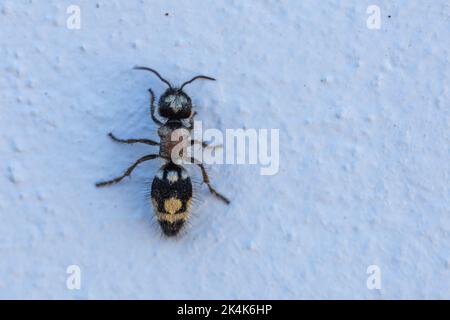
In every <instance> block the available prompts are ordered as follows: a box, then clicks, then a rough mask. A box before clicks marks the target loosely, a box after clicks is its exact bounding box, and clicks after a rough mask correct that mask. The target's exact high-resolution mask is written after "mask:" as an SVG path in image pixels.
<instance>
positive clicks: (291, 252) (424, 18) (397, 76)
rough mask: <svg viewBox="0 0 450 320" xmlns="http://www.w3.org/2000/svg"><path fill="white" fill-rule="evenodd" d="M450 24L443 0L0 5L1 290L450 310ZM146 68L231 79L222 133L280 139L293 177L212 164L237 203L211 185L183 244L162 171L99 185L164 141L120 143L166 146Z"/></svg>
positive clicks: (200, 93)
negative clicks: (370, 284)
mask: <svg viewBox="0 0 450 320" xmlns="http://www.w3.org/2000/svg"><path fill="white" fill-rule="evenodd" d="M71 4H76V5H79V6H80V8H81V19H82V20H81V22H82V24H81V29H80V30H69V29H67V28H66V19H67V17H68V15H67V13H66V9H67V7H68V6H69V5H71ZM370 4H377V5H379V6H380V8H381V18H382V20H381V29H380V30H369V29H368V28H367V26H366V19H367V18H368V15H367V13H366V9H367V6H368V5H370ZM165 13H169V15H168V16H166V15H165ZM388 16H390V18H389V17H388ZM449 30H450V5H449V4H448V1H444V0H442V1H437V0H435V1H419V0H414V1H413V0H410V1H400V0H397V1H381V0H377V1H375V0H373V1H372V0H371V1H361V0H347V1H337V0H336V1H331V0H329V1H313V0H307V1H275V0H266V1H262V0H261V1H237V0H235V1H225V0H223V1H222V0H220V1H199V0H198V1H167V0H164V1H163V0H161V1H159V0H158V1H156V0H155V1H144V0H141V1H137V0H135V1H130V0H127V1H125V0H123V1H119V0H114V1H106V0H98V1H75V0H73V1H56V0H52V1H37V0H22V1H12V0H6V1H3V0H2V1H0V52H1V55H0V57H1V59H0V70H1V77H0V108H1V109H0V217H1V223H0V298H64V299H65V298H68V299H70V298H369V299H372V298H373V299H380V298H384V299H388V298H447V299H448V298H450V214H449V207H450V188H449V186H450V161H449V151H450V150H449V145H450V144H449V142H450V141H449V133H450V130H449V121H450V111H449V106H450V104H449V98H450V89H449V80H450V79H449V77H450V76H449V71H450V67H449V62H450V61H449V57H450V54H449V50H450V37H449V36H448V33H449ZM135 64H140V65H146V66H151V67H153V68H156V69H157V70H159V71H160V72H161V73H162V74H164V75H165V76H166V77H168V78H170V79H171V80H172V81H173V82H175V83H180V82H182V81H183V80H186V79H188V78H190V77H191V76H193V75H196V74H198V73H204V74H207V75H211V76H214V77H216V78H217V79H218V82H216V83H212V82H201V83H200V82H199V83H196V84H192V85H191V86H190V87H189V88H188V90H187V91H188V92H189V94H191V96H192V97H193V99H194V102H195V103H196V104H197V105H198V106H199V107H198V109H197V111H198V112H199V119H202V120H204V121H205V125H206V126H208V127H217V128H220V129H225V128H243V127H245V128H279V129H280V144H281V153H280V172H279V174H277V175H275V176H272V177H268V176H260V175H259V169H258V167H256V166H231V165H228V166H214V167H213V168H211V174H212V179H213V183H214V184H215V185H216V186H217V188H218V189H219V190H221V191H222V192H223V193H225V194H227V195H228V196H229V197H230V198H231V199H232V204H231V205H230V206H228V207H227V206H224V205H222V204H221V203H220V202H218V201H216V200H215V199H214V198H212V197H211V196H209V194H208V193H207V191H205V188H204V186H203V187H202V188H201V192H200V194H201V198H202V201H200V202H199V203H198V204H197V206H196V208H195V210H194V217H193V219H192V220H191V227H190V228H189V229H188V230H187V232H186V233H185V234H184V235H183V236H182V237H181V238H180V239H178V240H175V241H174V240H167V239H164V238H162V237H161V236H160V231H159V229H158V226H157V225H154V224H152V216H153V213H152V208H151V205H150V203H149V202H148V201H146V199H145V192H146V189H148V181H149V180H151V179H152V177H153V174H154V172H155V170H157V168H158V166H159V163H158V161H156V162H155V163H147V164H145V165H142V167H141V168H139V169H138V170H137V171H136V172H135V174H134V175H133V177H132V179H131V180H129V179H128V180H127V181H125V182H123V183H122V184H120V185H116V186H114V187H110V188H107V189H96V188H95V187H94V182H95V181H98V180H99V179H102V178H109V177H113V176H114V175H117V174H119V173H120V172H122V171H123V170H124V169H125V168H126V167H127V165H129V164H130V163H131V162H132V161H133V160H135V159H137V158H138V157H139V156H141V155H143V154H145V153H146V152H147V150H148V149H149V148H148V147H145V146H123V145H119V144H116V143H113V142H111V141H110V140H109V139H108V138H107V137H106V133H107V132H109V131H113V132H114V133H115V134H117V135H118V136H121V137H149V138H150V137H156V135H155V126H154V125H153V124H152V123H151V121H150V118H149V117H148V110H147V109H148V94H147V88H148V87H150V86H151V87H152V88H154V90H155V91H156V92H157V93H158V94H159V93H161V91H162V90H163V89H164V86H163V84H161V83H160V82H159V81H158V80H157V79H156V78H155V77H154V76H152V75H150V74H146V73H143V72H135V71H131V67H132V66H133V65H135ZM71 264H76V265H79V266H80V268H81V271H82V286H81V290H78V291H77V290H75V291H70V290H68V289H67V288H66V277H67V275H66V268H67V266H69V265H71ZM373 264H376V265H378V266H379V268H380V270H381V275H382V288H381V290H372V291H371V290H368V289H367V287H366V278H367V274H366V269H367V267H368V266H369V265H373Z"/></svg>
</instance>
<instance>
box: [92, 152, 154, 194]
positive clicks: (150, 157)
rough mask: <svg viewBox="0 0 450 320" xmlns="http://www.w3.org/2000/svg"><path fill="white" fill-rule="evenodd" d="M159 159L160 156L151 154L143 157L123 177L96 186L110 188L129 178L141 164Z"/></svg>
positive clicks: (98, 183)
mask: <svg viewBox="0 0 450 320" xmlns="http://www.w3.org/2000/svg"><path fill="white" fill-rule="evenodd" d="M158 157H159V155H158V154H149V155H146V156H143V157H142V158H140V159H138V160H137V161H136V162H135V163H133V164H132V165H131V166H130V167H129V168H128V169H127V170H126V171H125V173H124V174H123V175H121V176H120V177H117V178H114V179H111V180H108V181H102V182H97V183H96V184H95V185H96V186H97V187H104V186H108V185H111V184H114V183H117V182H119V181H121V180H122V179H123V178H125V177H127V176H129V175H130V174H131V173H132V172H133V170H134V169H136V167H137V166H138V165H139V164H141V163H142V162H144V161H148V160H153V159H156V158H158Z"/></svg>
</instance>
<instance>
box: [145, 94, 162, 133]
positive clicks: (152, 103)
mask: <svg viewBox="0 0 450 320" xmlns="http://www.w3.org/2000/svg"><path fill="white" fill-rule="evenodd" d="M148 92H150V114H151V115H152V119H153V121H154V122H155V123H156V124H157V125H159V126H162V125H163V124H164V123H162V122H161V121H159V120H158V119H157V118H156V116H155V94H154V93H153V90H152V89H148Z"/></svg>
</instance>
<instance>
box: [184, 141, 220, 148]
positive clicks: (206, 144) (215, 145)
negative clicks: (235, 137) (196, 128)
mask: <svg viewBox="0 0 450 320" xmlns="http://www.w3.org/2000/svg"><path fill="white" fill-rule="evenodd" d="M196 144H201V145H202V147H203V148H205V149H216V148H222V147H223V145H222V144H214V145H210V144H208V143H207V142H204V141H198V140H191V146H193V145H196Z"/></svg>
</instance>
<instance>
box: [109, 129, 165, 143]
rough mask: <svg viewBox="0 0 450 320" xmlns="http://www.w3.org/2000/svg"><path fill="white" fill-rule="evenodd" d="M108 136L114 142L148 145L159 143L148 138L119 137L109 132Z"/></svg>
mask: <svg viewBox="0 0 450 320" xmlns="http://www.w3.org/2000/svg"><path fill="white" fill-rule="evenodd" d="M108 136H109V137H110V138H111V139H113V140H114V141H116V142H120V143H145V144H148V145H150V146H159V143H158V142H156V141H153V140H150V139H119V138H117V137H116V136H115V135H113V134H112V133H111V132H110V133H108Z"/></svg>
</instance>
